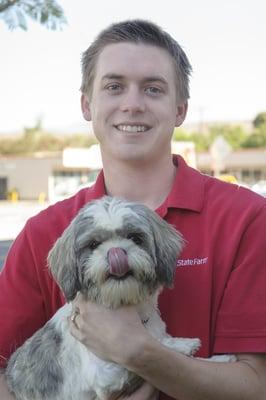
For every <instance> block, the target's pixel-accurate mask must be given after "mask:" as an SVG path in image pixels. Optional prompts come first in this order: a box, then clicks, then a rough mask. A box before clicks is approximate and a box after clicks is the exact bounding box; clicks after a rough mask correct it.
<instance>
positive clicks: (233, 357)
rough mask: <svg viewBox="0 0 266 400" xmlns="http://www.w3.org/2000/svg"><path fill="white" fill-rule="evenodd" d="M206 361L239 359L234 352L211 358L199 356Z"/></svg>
mask: <svg viewBox="0 0 266 400" xmlns="http://www.w3.org/2000/svg"><path fill="white" fill-rule="evenodd" d="M199 359H200V360H204V361H212V362H234V361H236V360H237V358H236V356H235V355H234V354H219V355H218V354H217V355H215V356H212V357H209V358H199Z"/></svg>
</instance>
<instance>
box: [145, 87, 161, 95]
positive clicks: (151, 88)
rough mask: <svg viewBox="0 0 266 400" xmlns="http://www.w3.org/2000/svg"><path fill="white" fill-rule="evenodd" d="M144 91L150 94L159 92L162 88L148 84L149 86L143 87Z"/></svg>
mask: <svg viewBox="0 0 266 400" xmlns="http://www.w3.org/2000/svg"><path fill="white" fill-rule="evenodd" d="M145 92H146V93H150V94H157V93H161V92H162V90H161V89H159V88H158V87H155V86H149V87H147V88H145Z"/></svg>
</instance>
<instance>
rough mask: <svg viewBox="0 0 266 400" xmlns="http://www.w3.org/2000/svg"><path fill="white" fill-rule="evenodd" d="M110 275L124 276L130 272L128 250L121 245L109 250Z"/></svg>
mask: <svg viewBox="0 0 266 400" xmlns="http://www.w3.org/2000/svg"><path fill="white" fill-rule="evenodd" d="M107 260H108V267H109V273H110V275H115V276H117V277H122V276H124V275H126V274H127V273H128V272H129V265H128V257H127V252H126V251H125V250H124V249H122V248H121V247H111V249H109V250H108V252H107Z"/></svg>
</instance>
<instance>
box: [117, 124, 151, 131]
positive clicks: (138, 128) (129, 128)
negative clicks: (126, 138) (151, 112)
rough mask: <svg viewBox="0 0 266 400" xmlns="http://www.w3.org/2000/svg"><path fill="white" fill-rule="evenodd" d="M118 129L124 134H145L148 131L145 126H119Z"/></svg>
mask: <svg viewBox="0 0 266 400" xmlns="http://www.w3.org/2000/svg"><path fill="white" fill-rule="evenodd" d="M117 129H118V130H119V131H123V132H134V133H135V132H145V131H147V130H148V128H147V126H144V125H118V126H117Z"/></svg>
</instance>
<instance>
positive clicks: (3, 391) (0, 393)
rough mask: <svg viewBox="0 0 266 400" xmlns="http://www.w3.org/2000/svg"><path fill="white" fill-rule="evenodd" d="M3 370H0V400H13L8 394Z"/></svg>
mask: <svg viewBox="0 0 266 400" xmlns="http://www.w3.org/2000/svg"><path fill="white" fill-rule="evenodd" d="M4 373H5V372H4V370H3V369H1V370H0V399H1V400H15V397H14V396H13V395H12V394H10V392H9V390H8V388H7V384H6V378H5V375H4Z"/></svg>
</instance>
